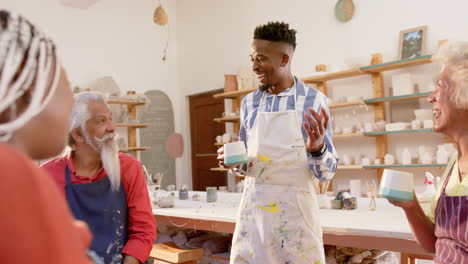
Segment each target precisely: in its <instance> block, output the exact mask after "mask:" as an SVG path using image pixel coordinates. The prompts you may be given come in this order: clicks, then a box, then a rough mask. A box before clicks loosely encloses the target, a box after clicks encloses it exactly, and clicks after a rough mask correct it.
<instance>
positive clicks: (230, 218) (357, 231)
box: [153, 192, 428, 255]
mask: <svg viewBox="0 0 468 264" xmlns="http://www.w3.org/2000/svg"><path fill="white" fill-rule="evenodd" d="M194 193H198V194H200V197H201V201H192V200H190V199H189V200H179V199H177V192H175V196H176V199H175V207H173V208H154V209H153V214H154V215H155V218H156V220H157V221H158V223H159V224H166V225H172V226H178V227H185V228H192V229H198V230H207V231H216V232H223V233H232V232H233V231H234V227H235V221H236V213H237V209H238V205H239V203H240V198H241V194H240V193H222V192H218V201H217V202H215V203H207V202H205V200H206V193H205V192H190V193H189V198H191V197H192V195H193V194H194ZM376 203H377V210H376V211H370V210H369V209H368V205H369V199H367V198H359V199H358V208H357V209H355V210H333V209H320V221H321V224H322V229H323V234H324V236H323V238H324V243H325V244H330V245H338V246H351V247H361V248H373V249H382V250H391V251H397V252H404V253H409V254H419V255H428V253H427V252H425V251H424V250H423V249H422V248H421V247H420V246H419V245H418V244H417V243H416V241H415V240H414V237H413V235H412V233H411V230H410V227H409V225H408V222H407V220H406V216H405V214H404V212H403V210H402V209H401V208H398V207H395V206H393V205H391V204H390V203H389V202H388V201H387V200H386V199H377V201H376Z"/></svg>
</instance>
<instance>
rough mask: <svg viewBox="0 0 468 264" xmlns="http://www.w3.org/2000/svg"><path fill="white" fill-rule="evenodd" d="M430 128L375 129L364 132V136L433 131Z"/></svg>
mask: <svg viewBox="0 0 468 264" xmlns="http://www.w3.org/2000/svg"><path fill="white" fill-rule="evenodd" d="M433 131H434V129H432V128H422V129H407V130H397V131H376V132H364V135H365V136H379V135H392V134H406V133H424V132H433Z"/></svg>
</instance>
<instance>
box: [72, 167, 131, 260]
mask: <svg viewBox="0 0 468 264" xmlns="http://www.w3.org/2000/svg"><path fill="white" fill-rule="evenodd" d="M65 179H66V185H65V193H66V198H67V202H68V205H69V206H70V208H71V211H72V212H73V215H74V216H75V218H77V219H79V220H83V221H85V222H86V223H87V224H88V226H89V228H90V230H91V233H92V234H93V241H92V243H91V247H90V249H91V250H93V251H94V252H96V254H97V255H98V256H99V257H100V258H101V260H102V261H103V262H104V263H105V264H121V263H122V260H123V258H122V255H121V251H122V249H123V247H124V246H125V243H127V211H128V210H127V199H126V194H125V190H124V188H123V186H122V185H120V188H119V190H118V191H111V184H110V180H109V178H108V177H107V176H106V177H104V178H102V179H101V180H99V181H96V182H92V183H85V184H72V183H71V178H70V170H69V169H68V167H67V168H66V170H65Z"/></svg>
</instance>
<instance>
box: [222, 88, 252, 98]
mask: <svg viewBox="0 0 468 264" xmlns="http://www.w3.org/2000/svg"><path fill="white" fill-rule="evenodd" d="M255 90H257V88H252V89H242V90H238V91H234V92H228V93H219V94H215V95H213V97H214V98H224V99H233V98H236V97H239V96H241V95H246V94H248V93H251V92H253V91H255Z"/></svg>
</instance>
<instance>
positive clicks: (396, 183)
mask: <svg viewBox="0 0 468 264" xmlns="http://www.w3.org/2000/svg"><path fill="white" fill-rule="evenodd" d="M413 190H414V179H413V174H412V173H409V172H404V171H397V170H388V169H385V170H384V171H383V174H382V180H381V181H380V187H379V195H380V196H382V197H384V198H387V199H388V200H393V201H399V202H409V201H411V200H413Z"/></svg>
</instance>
